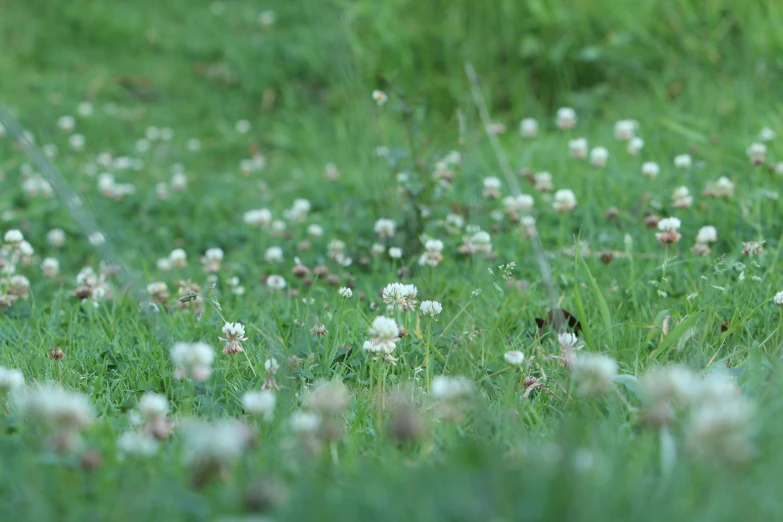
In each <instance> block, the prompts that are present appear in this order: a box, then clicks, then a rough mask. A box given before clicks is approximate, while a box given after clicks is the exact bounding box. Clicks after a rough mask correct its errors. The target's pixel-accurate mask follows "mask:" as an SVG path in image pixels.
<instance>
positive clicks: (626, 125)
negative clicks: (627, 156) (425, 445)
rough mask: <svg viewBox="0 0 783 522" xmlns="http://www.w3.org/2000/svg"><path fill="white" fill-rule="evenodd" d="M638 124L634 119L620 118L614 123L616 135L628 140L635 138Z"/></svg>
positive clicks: (620, 138) (618, 137)
mask: <svg viewBox="0 0 783 522" xmlns="http://www.w3.org/2000/svg"><path fill="white" fill-rule="evenodd" d="M637 126H638V124H637V123H636V121H634V120H620V121H618V122H616V123H615V124H614V137H615V138H617V139H618V140H622V141H628V140H630V139H631V138H633V135H634V133H635V132H636V127H637Z"/></svg>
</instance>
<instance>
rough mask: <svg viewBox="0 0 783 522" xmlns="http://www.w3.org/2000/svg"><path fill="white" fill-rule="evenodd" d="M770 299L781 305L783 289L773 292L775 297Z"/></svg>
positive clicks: (782, 304)
mask: <svg viewBox="0 0 783 522" xmlns="http://www.w3.org/2000/svg"><path fill="white" fill-rule="evenodd" d="M772 300H773V301H774V302H775V304H776V305H778V306H783V291H780V292H778V293H777V294H775V297H774V298H772Z"/></svg>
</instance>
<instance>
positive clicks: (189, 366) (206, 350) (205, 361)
mask: <svg viewBox="0 0 783 522" xmlns="http://www.w3.org/2000/svg"><path fill="white" fill-rule="evenodd" d="M214 360H215V351H214V350H213V349H212V347H211V346H209V345H208V344H206V343H202V342H197V343H176V344H175V345H174V347H173V348H172V349H171V362H172V363H174V367H175V372H174V375H175V377H177V378H178V379H183V378H185V377H190V378H192V379H195V380H197V381H205V380H207V379H208V378H209V376H210V375H211V374H212V362H213V361H214Z"/></svg>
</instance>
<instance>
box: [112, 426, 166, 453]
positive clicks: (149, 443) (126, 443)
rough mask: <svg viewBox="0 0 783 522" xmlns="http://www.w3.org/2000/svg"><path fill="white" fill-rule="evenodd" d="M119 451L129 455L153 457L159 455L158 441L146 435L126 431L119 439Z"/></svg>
mask: <svg viewBox="0 0 783 522" xmlns="http://www.w3.org/2000/svg"><path fill="white" fill-rule="evenodd" d="M117 449H118V450H120V452H121V453H126V454H128V455H134V456H138V457H151V456H153V455H155V454H156V453H158V441H157V440H155V438H154V437H152V436H151V435H147V434H145V433H139V432H135V431H126V432H125V433H123V434H122V435H120V438H118V439H117Z"/></svg>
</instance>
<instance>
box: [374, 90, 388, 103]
mask: <svg viewBox="0 0 783 522" xmlns="http://www.w3.org/2000/svg"><path fill="white" fill-rule="evenodd" d="M372 99H373V100H375V103H377V104H378V106H379V107H380V106H382V105H383V104H385V103H386V102H387V101H388V100H389V97H388V96H386V93H385V92H383V91H379V90H377V89H376V90H374V91H372Z"/></svg>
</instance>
